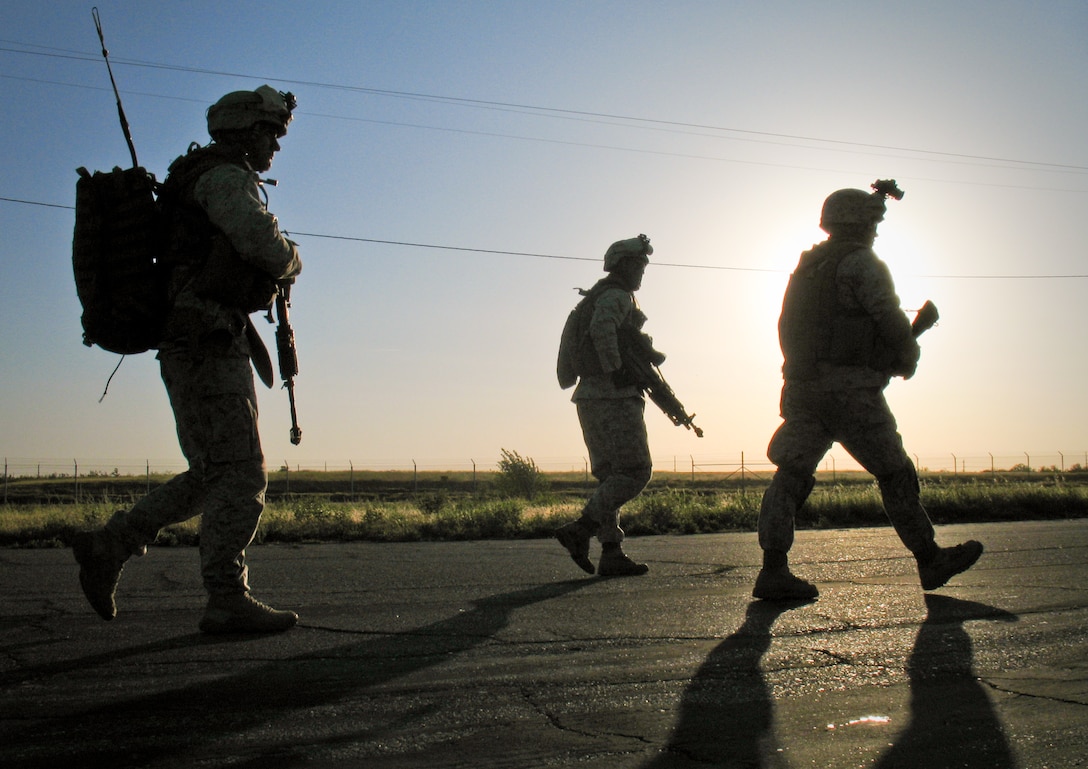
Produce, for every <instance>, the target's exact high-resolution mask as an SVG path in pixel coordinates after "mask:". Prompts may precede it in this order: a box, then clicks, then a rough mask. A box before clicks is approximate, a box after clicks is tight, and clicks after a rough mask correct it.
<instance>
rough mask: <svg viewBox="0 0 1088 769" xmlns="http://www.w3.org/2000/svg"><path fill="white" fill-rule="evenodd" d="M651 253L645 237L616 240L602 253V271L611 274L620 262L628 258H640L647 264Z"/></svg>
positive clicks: (652, 249) (647, 239) (651, 250)
mask: <svg viewBox="0 0 1088 769" xmlns="http://www.w3.org/2000/svg"><path fill="white" fill-rule="evenodd" d="M653 252H654V247H653V246H651V245H650V239H649V238H648V237H646V236H645V235H639V236H638V237H637V238H627V239H626V240H617V241H616V242H615V243H613V244H612V245H611V246H609V247H608V250H607V251H605V252H604V271H605V272H612V270H614V269H616V267H617V266H618V265H619V263H620V262H622V261H623V260H624V259H626V258H627V257H629V256H641V257H642V258H643V259H645V260H646V261H647V262H649V261H650V260H649V256H650V254H652V253H653Z"/></svg>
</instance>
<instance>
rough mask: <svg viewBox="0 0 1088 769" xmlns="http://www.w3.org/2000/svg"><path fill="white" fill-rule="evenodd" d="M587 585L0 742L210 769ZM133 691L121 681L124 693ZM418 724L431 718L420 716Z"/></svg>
mask: <svg viewBox="0 0 1088 769" xmlns="http://www.w3.org/2000/svg"><path fill="white" fill-rule="evenodd" d="M589 584H592V580H572V581H569V582H561V583H554V584H548V585H543V586H539V587H533V588H529V589H525V590H517V591H513V592H509V593H501V594H496V595H493V596H488V597H485V598H482V599H479V600H477V601H474V602H473V604H472V608H471V609H468V610H465V611H459V612H458V613H457V614H456V615H454V616H452V617H449V618H447V619H444V620H441V621H438V622H435V623H432V624H430V625H425V626H422V627H419V628H415V629H413V630H410V631H405V632H397V633H386V634H380V635H371V634H368V635H367V636H366V637H365V640H361V641H359V640H356V641H353V642H352V643H348V644H344V645H341V646H337V647H333V648H323V649H321V650H320V651H318V652H314V653H311V654H303V655H299V656H296V657H290V658H287V659H283V660H277V661H274V662H268V663H265V664H260V665H257V666H248V665H247V667H246V669H245V670H244V672H240V673H238V674H236V675H227V676H225V677H220V678H216V679H214V680H203V681H198V682H196V683H193V684H190V685H188V686H184V687H182V688H178V689H171V690H167V691H161V692H156V693H154V694H147V695H139V694H136V695H135V696H132V697H131V698H129V699H127V700H126V699H124V698H123V697H122V698H121V699H117V698H116V696H114V697H113V698H112V699H113V701H111V702H109V703H108V704H103V705H100V706H98V705H96V706H95V707H92V708H88V709H85V710H83V711H75V712H70V713H68V714H66V716H65V717H63V718H56V719H52V720H50V721H48V722H47V723H44V724H38V725H36V726H34V727H31V728H29V729H26V730H24V731H22V732H20V733H16V734H0V742H2V744H3V748H2V755H3V756H4V763H5V764H6V765H14V766H19V767H21V768H23V769H31V767H49V769H56V767H84V766H86V767H98V766H148V765H157V764H161V765H164V766H166V765H179V764H185V765H189V764H188V762H189V761H193V762H194V763H193V764H192V765H202V766H203V765H208V766H211V765H214V756H215V743H216V741H217V740H220V739H223V738H226V737H228V736H234V735H239V734H244V733H246V732H247V731H250V730H253V729H256V728H261V727H264V726H266V725H268V724H270V723H277V722H284V721H286V720H289V719H290V718H291V717H292V715H293V714H295V713H306V712H307V711H308V710H311V709H314V708H319V707H322V706H327V705H329V704H334V703H336V702H338V701H340V700H342V699H344V698H346V697H349V696H358V695H359V693H360V692H365V691H366V690H368V689H371V688H374V687H379V686H381V685H382V684H385V683H387V682H390V681H393V680H395V679H397V678H400V677H402V676H406V675H409V674H411V673H414V672H416V671H420V670H424V669H426V668H428V667H431V666H434V665H438V664H441V663H443V662H445V661H447V660H449V658H450V657H451V656H453V655H457V654H460V653H463V652H465V651H467V650H469V649H472V648H473V647H476V646H479V645H481V644H484V643H486V642H487V641H489V640H490V639H492V638H494V636H495V635H496V634H497V633H499V632H500V631H501V630H502V629H503V628H505V627H506V626H507V625H508V624H509V621H510V617H511V614H512V613H513V612H514V611H516V610H518V609H521V608H523V607H526V606H530V605H532V604H535V603H539V602H541V601H547V600H550V599H554V598H559V597H561V596H563V595H566V594H568V593H570V592H572V591H574V590H577V589H579V588H581V587H585V586H586V585H589ZM291 632H293V633H299V632H303V631H302V630H301V629H296V630H294V631H291ZM246 642H247V639H246V638H245V637H242V636H235V637H222V638H221V639H215V640H204V638H202V637H201V636H199V635H196V636H183V637H179V638H175V639H170V640H167V641H163V642H161V643H159V644H152V645H141V646H140V647H137V648H138V649H139V650H143V651H156V650H157V651H164V650H169V649H172V648H182V647H184V646H195V645H202V644H209V645H210V644H213V643H236V644H244V643H246ZM132 657H133V654H132V653H131V652H130V651H129V650H118V651H117V652H116V653H114V654H113V655H112V656H111V655H101V654H100V655H94V656H92V657H88V658H86V659H83V660H79V661H68V662H65V663H61V664H60V667H59V668H58V672H59V673H63V671H64V670H65V669H70V668H72V667H74V666H75V665H77V664H80V663H82V666H83V669H84V670H85V669H86V667H87V666H90V665H101V664H105V663H107V662H109V661H111V659H112V660H125V659H127V658H132ZM217 664H219V663H217ZM240 664H245V663H240ZM126 674H127V675H130V676H131V677H132V680H131V686H130V687H129V689H130V690H131V691H133V692H138V691H139V690H140V685H139V676H140V675H141V669H140V666H139V665H133V666H132V669H131V670H125V669H124V668H122V669H121V670H120V672H118V671H117V670H114V671H112V672H111V673H110V675H111V676H117V677H118V678H120V677H121V676H124V675H126ZM198 675H200V669H199V666H194V672H193V676H198ZM128 683H129V682H127V681H122V684H123V685H126V686H127V685H128ZM121 690H123V689H121ZM109 691H110V692H111V693H113V694H114V695H115V694H116V692H117V691H119V688H118V687H117V686H116V682H114V681H111V686H110V689H109ZM417 715H418V716H419V717H423V716H424V715H426V714H425V712H422V711H421V712H420V713H419V714H417ZM410 719H411V715H410V716H409V720H410ZM386 728H388V729H396V730H397V731H401V730H410V729H411V724H410V723H397V724H388V725H386ZM372 736H374V735H372V734H371V733H370V732H369V731H368V729H367V727H363V726H359V727H358V728H357V729H354V731H351V733H350V734H348V735H345V734H344V733H343V731H340V732H339V733H337V734H335V735H333V736H329V737H327V739H326V741H325V742H327V743H328V744H335V743H340V742H345V741H360V740H367V739H370V738H371V737H372ZM377 736H379V737H380V735H377ZM314 744H322V743H320V742H319V743H310V744H309V745H308V746H303V747H299V746H296V745H295V744H294V743H292V742H290V741H289V740H288V739H287V738H286V736H285V738H284V739H283V740H281V741H276V740H270V741H266V742H264V743H262V744H261V745H257V746H253V747H252V748H248V749H247V750H246V760H245V762H244V763H238V762H236V763H233V764H232V765H233V766H249V765H253V766H258V765H260V766H275V767H277V769H283V768H285V767H291V766H303V765H309V761H308V757H307V755H306V754H305V753H306V752H309V751H312V750H313V747H314ZM9 762H14V763H9Z"/></svg>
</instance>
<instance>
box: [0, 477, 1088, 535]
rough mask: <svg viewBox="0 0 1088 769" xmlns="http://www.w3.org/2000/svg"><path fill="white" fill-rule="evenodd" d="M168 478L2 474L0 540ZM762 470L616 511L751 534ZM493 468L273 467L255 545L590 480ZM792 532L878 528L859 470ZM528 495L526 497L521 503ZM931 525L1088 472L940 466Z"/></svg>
mask: <svg viewBox="0 0 1088 769" xmlns="http://www.w3.org/2000/svg"><path fill="white" fill-rule="evenodd" d="M169 479H170V477H169V476H156V475H151V476H149V477H148V476H116V477H115V476H96V477H88V478H80V479H79V482H78V486H77V484H76V482H75V480H74V479H71V478H48V479H37V478H27V479H8V480H7V482H6V483H5V486H4V504H2V505H0V546H3V547H63V546H67V544H68V543H69V542H70V541H71V536H72V534H73V533H74V532H75V531H78V530H80V529H82V528H86V527H89V526H94V525H99V524H101V523H102V522H104V521H105V520H106V519H107V518H108V517H109V516H110V515H111V514H112V512H113V511H114V510H116V509H118V508H122V507H125V506H128V505H131V504H132V503H134V502H135V501H136V500H137V499H139V498H140V497H141V496H143V495H144V494H146V493H147V491H148V490H149V489H150V488H154V487H156V486H158V485H160V484H162V483H165V482H166V481H168V480H169ZM769 480H770V478H769V474H767V473H761V474H756V475H753V474H750V473H749V474H746V476H745V477H741V476H739V475H737V474H733V475H716V474H709V473H697V474H695V475H694V476H692V475H691V474H690V473H657V474H656V475H655V478H654V480H653V481H652V482H651V484H650V486H649V487H648V488H647V490H646V491H645V492H644V493H643V494H642V495H641V496H640V497H639V498H638V499H636V500H634V501H633V502H631V503H630V504H629V505H627V506H626V507H625V508H624V512H623V519H622V525H623V527H624V529H625V530H626V531H627V533H628V534H629V535H631V536H640V535H648V534H692V533H706V532H715V531H750V530H753V529H754V528H755V522H756V518H757V516H758V513H759V503H760V499H761V497H762V494H763V490H764V488H765V487H766V485H767V483H768V482H769ZM502 481H503V478H502V477H501V475H500V473H497V472H491V473H479V474H476V475H475V476H474V475H473V474H472V473H470V472H469V473H418V474H416V473H413V472H411V471H404V472H400V471H396V472H394V471H383V472H359V471H356V472H354V473H351V474H349V473H347V472H320V471H303V472H292V473H290V474H289V475H288V474H287V473H284V472H282V471H280V472H274V473H271V474H270V479H269V494H268V500H269V504H268V508H267V510H266V512H265V516H264V519H263V521H262V524H261V530H260V532H259V534H258V541H266V542H274V541H280V542H299V541H307V542H320V541H337V542H343V541H353V540H365V541H412V540H455V539H462V540H463V539H491V538H537V537H548V536H551V535H552V531H553V529H554V528H555V527H556V526H557V525H558V524H559V523H561V522H564V521H566V520H569V519H571V518H573V517H575V516H576V515H577V514H578V512H579V510H580V508H581V505H582V503H583V501H584V499H585V497H586V496H587V495H588V494H589V493H590V491H591V490H592V489H593V487H594V486H595V485H596V484H595V481H593V479H592V478H589V479H587V478H586V477H585V474H584V473H547V474H540V476H539V477H538V478H537V479H536V485H535V486H534V488H532V489H531V491H530V493H525V494H518V493H512V492H511V491H510V489H509V485H508V484H503V483H502ZM818 481H819V482H818V483H817V486H816V490H815V491H814V492H813V494H812V496H811V497H810V499H809V501H808V502H807V503H806V505H805V507H804V508H803V509H802V510H801V512H800V513H799V515H798V520H797V525H798V527H799V528H847V527H851V526H874V525H883V524H886V523H887V520H886V518H885V516H884V513H883V510H882V508H881V505H880V496H879V492H878V490H877V488H876V485H875V483H874V482H873V479H872V478H871V477H870V476H869V475H867V474H866V473H860V472H838V473H835V474H832V473H823V474H821V475H820V477H819V479H818ZM530 497H531V498H530ZM922 501H923V503H924V504H925V506H926V509H927V510H928V511H929V514H930V517H931V518H932V519H933V521H934V523H936V524H938V525H939V524H942V523H961V522H969V521H1004V520H1030V519H1062V518H1081V517H1088V473H1083V472H1082V473H1065V474H1062V473H1042V472H1030V473H997V474H995V475H991V474H989V473H981V474H964V473H960V474H941V475H930V476H926V477H924V478H923V479H922ZM196 541H197V521H190V522H188V523H186V524H182V525H180V526H176V527H171V528H170V529H168V530H165V531H163V532H162V533H161V534H160V538H159V543H158V544H160V545H164V546H167V545H191V544H194V543H195V542H196Z"/></svg>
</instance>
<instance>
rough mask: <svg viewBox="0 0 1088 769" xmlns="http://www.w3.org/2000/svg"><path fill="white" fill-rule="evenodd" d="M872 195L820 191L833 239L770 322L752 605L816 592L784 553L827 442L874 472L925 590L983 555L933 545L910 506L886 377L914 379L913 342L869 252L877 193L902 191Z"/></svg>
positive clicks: (887, 277)
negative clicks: (777, 415)
mask: <svg viewBox="0 0 1088 769" xmlns="http://www.w3.org/2000/svg"><path fill="white" fill-rule="evenodd" d="M873 188H874V189H875V190H877V191H876V192H873V193H872V194H870V193H867V192H865V191H863V190H856V189H846V190H839V191H837V192H834V193H832V194H831V195H830V196H828V198H827V200H826V201H825V202H824V205H823V211H822V213H821V216H820V229H822V230H823V231H824V232H826V233H827V234H828V235H829V236H830V237H828V239H827V240H825V241H824V242H822V243H820V244H818V245H816V246H813V248H812V249H811V250H809V251H806V252H805V253H803V254H802V255H801V260H800V262H799V263H798V265H797V269H796V270H795V271H794V273H793V275H792V276H791V277H790V281H789V286H788V287H787V288H786V295H785V299H784V300H783V303H782V315H781V317H780V318H779V323H778V331H779V339H780V341H781V345H782V354H783V357H784V359H785V363H784V365H783V367H782V374H783V379H784V381H785V383H784V386H783V388H782V402H781V414H782V419H783V423H782V425H781V426H780V427H779V428H778V430H777V431H776V432H775V434H774V436H773V437H772V438H771V442H770V446H769V447H768V449H767V456H768V457H769V458H770V460H771V462H773V463H774V464H775V465H776V466H777V467H778V470H777V472H776V473H775V475H774V478H773V480H772V481H771V485H770V487H769V488H768V489H767V491H766V492H765V493H764V495H763V502H762V507H761V509H760V513H759V545H760V547H761V548H762V549H763V568H762V570H761V571H760V572H759V576H758V577H757V578H756V584H755V589H754V590H753V591H752V595H753V596H754V597H756V598H762V599H766V600H794V599H813V598H815V597H816V596H817V595H819V591H818V590H817V589H816V586H815V585H813V584H811V583H809V582H806V581H805V580H803V579H801V578H799V577H796V576H794V575H793V574H791V573H790V570H789V564H788V558H787V554H788V552H789V550H790V547H791V546H792V545H793V527H794V515H795V513H796V512H797V510H798V509H799V508H800V507H801V505H802V504H803V503H804V501H805V499H806V498H807V497H808V495H809V493H810V492H811V491H812V487H813V485H814V483H815V481H816V479H815V475H814V474H815V472H816V468H817V466H818V465H819V462H820V460H821V459H822V458H823V456H824V455H825V454H826V453H827V451H828V450H829V449H830V448H831V444H832V442H834V441H838V442H839V443H841V444H842V446H843V448H845V449H846V450H847V451H848V452H850V454H851V455H852V456H853V457H854V458H855V459H857V461H858V462H859V463H860V464H861V465H862V467H864V468H865V469H866V470H868V471H869V472H870V473H872V474H873V475H874V476H875V477H876V479H877V483H878V484H879V486H880V493H881V497H882V499H883V502H884V510H885V512H886V513H887V515H888V518H889V519H890V520H891V523H892V526H893V527H894V528H895V531H896V533H897V534H898V535H899V538H900V539H901V540H902V542H903V544H904V545H906V546H907V548H908V549H909V550H910V551H911V552H912V553H913V554H914V557H915V559H916V560H917V564H918V572H919V576H920V578H921V583H922V588H923V589H924V590H933V589H935V588H938V587H940V586H941V585H944V584H945V583H946V582H947V581H948V580H949V579H950V578H951V577H952V576H954V575H956V574H959V573H960V572H963V571H966V570H967V569H969V568H970V567H971V566H972V565H973V564H974V563H975V561H977V560H978V557H979V556H980V555H981V554H982V545H981V544H980V543H978V542H975V541H974V540H971V541H968V542H965V543H963V544H961V545H956V546H955V547H939V546H938V545H937V543H936V541H935V539H934V532H933V526H932V524H931V523H930V521H929V516H928V515H927V514H926V511H925V509H924V508H923V507H922V504H921V502H920V501H919V491H918V476H917V474H916V473H915V470H914V465H913V464H912V463H911V461H910V458H909V457H908V456H907V453H906V452H905V451H904V449H903V440H902V438H901V437H900V435H899V433H898V432H897V428H896V423H895V417H894V416H893V415H892V413H891V410H890V409H889V408H888V404H887V401H886V400H885V399H884V388H885V387H887V385H888V382H889V381H890V379H891V377H892V376H901V377H903V378H904V379H909V378H910V377H911V376H913V375H914V371H915V368H916V367H917V365H918V357H919V347H918V342H917V341H916V339H915V338H914V335H913V334H912V330H911V323H910V321H909V320H908V319H907V316H906V315H905V314H904V312H903V311H902V310H901V309H900V307H899V297H898V296H896V293H895V286H894V285H893V282H892V277H891V273H890V272H889V270H888V267H887V265H885V264H884V263H883V262H882V261H880V259H878V258H877V256H876V254H874V253H873V250H872V246H873V243H874V241H875V239H876V234H877V233H876V230H877V224H878V223H879V222H881V221H883V220H884V211H885V203H884V199H885V196H886V195H887V194H891V195H893V196H894V197H896V198H897V199H898V198H901V197H902V195H903V193H902V192H901V191H900V190H899V189H898V188H897V187H895V183H894V181H891V182H878V183H877V184H874V185H873ZM889 190H890V191H889Z"/></svg>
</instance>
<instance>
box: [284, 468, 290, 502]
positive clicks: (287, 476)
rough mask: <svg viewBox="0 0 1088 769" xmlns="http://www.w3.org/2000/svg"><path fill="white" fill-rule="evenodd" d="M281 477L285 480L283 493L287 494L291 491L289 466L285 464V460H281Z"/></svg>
mask: <svg viewBox="0 0 1088 769" xmlns="http://www.w3.org/2000/svg"><path fill="white" fill-rule="evenodd" d="M283 477H284V480H285V483H284V486H285V487H286V488H285V489H284V491H283V495H284V496H287V495H288V494H290V493H291V466H290V465H289V464H287V460H286V459H285V460H283Z"/></svg>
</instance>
